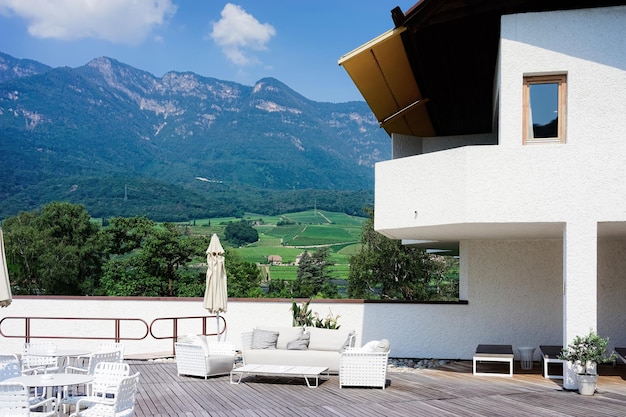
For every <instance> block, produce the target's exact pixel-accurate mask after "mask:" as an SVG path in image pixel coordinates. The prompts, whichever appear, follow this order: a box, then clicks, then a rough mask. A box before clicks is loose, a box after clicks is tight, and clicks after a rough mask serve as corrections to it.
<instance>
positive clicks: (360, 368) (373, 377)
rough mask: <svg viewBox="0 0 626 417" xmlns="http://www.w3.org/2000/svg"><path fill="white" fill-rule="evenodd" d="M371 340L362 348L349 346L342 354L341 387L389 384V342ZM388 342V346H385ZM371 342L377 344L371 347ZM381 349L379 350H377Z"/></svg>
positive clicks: (382, 385)
mask: <svg viewBox="0 0 626 417" xmlns="http://www.w3.org/2000/svg"><path fill="white" fill-rule="evenodd" d="M375 342H376V343H375V344H374V343H372V342H369V343H368V344H366V345H365V346H364V347H362V348H347V349H346V350H345V351H344V352H343V353H342V354H341V362H340V364H339V387H340V388H343V387H344V386H353V387H380V388H382V389H385V385H386V384H387V363H388V361H389V342H387V341H386V340H384V339H383V340H382V341H375ZM385 342H386V346H385ZM369 344H372V345H375V346H374V347H373V348H372V349H370V347H369V346H367V345H369ZM376 350H379V351H376Z"/></svg>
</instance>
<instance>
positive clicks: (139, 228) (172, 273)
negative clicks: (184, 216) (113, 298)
mask: <svg viewBox="0 0 626 417" xmlns="http://www.w3.org/2000/svg"><path fill="white" fill-rule="evenodd" d="M111 225H112V226H111V228H109V229H108V230H107V233H108V242H109V244H110V247H109V251H110V253H111V254H112V255H114V256H112V257H111V259H110V260H109V262H108V263H107V265H106V267H105V268H104V274H103V277H102V283H103V291H104V293H105V294H107V295H120V296H190V295H191V294H195V293H196V292H197V291H199V290H200V289H202V290H203V289H204V287H203V285H201V283H200V282H201V281H200V280H199V279H198V277H199V274H198V272H197V271H194V270H193V269H190V268H188V267H187V264H188V263H189V262H190V261H191V260H192V257H194V256H201V255H203V254H204V251H205V250H206V247H207V245H208V242H207V241H206V239H201V238H198V237H193V236H186V235H185V233H184V230H183V231H181V230H180V229H179V228H177V227H176V226H175V225H173V224H171V223H164V224H162V225H157V224H155V223H153V222H152V221H150V220H147V219H145V218H131V219H112V220H111ZM199 281H200V282H199Z"/></svg>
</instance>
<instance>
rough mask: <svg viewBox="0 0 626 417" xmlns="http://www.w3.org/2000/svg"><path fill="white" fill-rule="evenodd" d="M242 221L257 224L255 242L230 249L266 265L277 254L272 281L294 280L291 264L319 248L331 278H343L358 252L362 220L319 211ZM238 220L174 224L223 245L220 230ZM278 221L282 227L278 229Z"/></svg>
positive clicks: (248, 216)
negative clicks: (325, 256)
mask: <svg viewBox="0 0 626 417" xmlns="http://www.w3.org/2000/svg"><path fill="white" fill-rule="evenodd" d="M244 219H245V220H248V221H251V222H254V223H257V224H256V225H254V226H253V227H254V228H255V229H256V230H257V232H258V233H259V240H258V241H257V242H254V243H251V244H249V245H246V246H243V247H239V248H233V249H234V250H235V251H236V252H237V253H238V254H239V255H240V256H241V257H242V259H244V260H245V261H247V262H253V263H257V264H267V257H268V256H270V255H279V256H280V257H281V258H282V260H283V264H287V265H280V266H279V265H273V266H271V267H270V276H271V278H272V279H280V280H293V279H296V275H297V271H298V267H297V266H295V265H288V264H293V263H294V262H295V261H296V257H297V256H298V255H300V254H302V253H303V252H304V251H305V250H307V251H309V252H315V251H316V250H317V248H318V247H320V246H327V247H329V248H330V261H332V262H333V263H335V265H334V266H333V267H332V268H331V269H330V271H331V275H332V277H333V278H337V279H347V278H348V271H349V270H350V257H351V256H352V255H353V254H355V253H357V252H358V250H359V247H360V246H359V241H360V238H361V226H362V224H363V222H364V221H365V218H363V217H356V216H349V215H347V214H344V213H333V212H328V211H323V210H308V211H302V212H297V213H285V214H283V215H280V216H264V215H260V214H254V213H246V214H245V215H244ZM240 220H241V218H235V217H220V218H212V219H196V220H194V221H192V222H184V223H178V224H179V225H180V226H184V227H185V228H186V229H187V231H188V232H190V233H192V234H195V235H202V236H210V235H211V234H213V233H217V235H218V236H219V237H220V238H222V245H223V246H224V248H228V247H229V244H228V242H225V241H224V239H223V237H224V228H225V227H226V225H227V224H228V223H229V222H238V221H240ZM279 222H281V223H283V225H281V226H278V223H279Z"/></svg>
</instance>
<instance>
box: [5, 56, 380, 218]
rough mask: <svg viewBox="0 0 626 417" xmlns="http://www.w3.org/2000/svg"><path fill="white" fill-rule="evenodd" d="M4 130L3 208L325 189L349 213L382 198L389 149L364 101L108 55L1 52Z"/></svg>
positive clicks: (194, 211) (169, 209)
mask: <svg viewBox="0 0 626 417" xmlns="http://www.w3.org/2000/svg"><path fill="white" fill-rule="evenodd" d="M0 138H1V139H0V140H1V142H0V164H2V166H3V169H2V170H1V171H0V218H3V217H6V216H9V215H14V214H16V213H17V212H18V211H21V210H32V209H35V208H37V207H40V206H42V205H43V204H45V203H47V202H50V201H53V200H57V201H58V200H60V201H70V202H73V203H81V204H84V205H85V206H86V208H87V210H88V211H89V212H90V213H91V214H92V215H94V216H115V215H142V214H146V213H156V215H157V216H160V218H159V220H167V219H177V220H179V219H181V218H187V219H189V218H198V217H211V216H215V215H220V214H226V213H233V210H235V211H236V210H239V211H253V212H260V213H269V212H278V211H281V210H285V209H296V210H298V209H304V208H309V207H311V205H312V202H311V201H310V198H309V199H307V200H308V201H307V202H306V205H305V206H297V207H280V208H279V206H280V205H282V204H287V205H290V204H291V205H293V203H292V202H290V200H289V198H300V199H302V197H301V196H299V195H298V193H303V195H311V194H312V193H313V191H312V190H318V191H315V192H319V193H320V199H321V200H327V201H329V202H333V201H336V200H337V199H339V200H342V201H341V202H340V204H342V205H344V206H346V207H348V208H347V209H346V212H350V211H354V210H360V208H362V207H363V205H364V204H363V202H364V201H363V196H364V193H365V195H366V198H365V203H370V204H371V202H372V201H373V192H372V190H373V177H374V173H373V165H374V163H375V162H377V161H380V160H383V159H388V158H389V157H390V146H389V138H388V137H387V135H386V134H385V133H384V131H383V130H381V129H380V128H379V127H378V123H377V121H376V120H375V118H374V116H373V115H372V113H371V111H370V110H369V108H368V107H367V105H366V104H365V102H350V103H320V102H314V101H311V100H308V99H306V98H305V97H303V96H301V95H300V94H298V93H297V92H295V91H293V90H291V89H290V88H289V87H288V86H286V85H285V84H283V83H281V82H280V81H278V80H276V79H272V78H266V79H262V80H259V81H258V82H257V83H256V84H255V85H254V86H245V85H241V84H237V83H234V82H230V81H223V80H217V79H213V78H206V77H201V76H199V75H197V74H194V73H190V72H187V73H179V72H170V73H167V74H165V75H164V76H163V77H161V78H158V77H155V76H153V75H152V74H150V73H147V72H145V71H142V70H139V69H136V68H133V67H131V66H128V65H126V64H123V63H121V62H118V61H115V60H113V59H110V58H106V57H101V58H96V59H94V60H92V61H90V62H89V63H87V64H86V65H84V66H82V67H78V68H68V67H62V68H50V67H48V66H46V65H44V64H40V63H37V62H35V61H30V60H18V59H16V58H13V57H11V56H9V55H6V54H0ZM129 190H130V191H129ZM247 193H250V194H249V195H250V197H249V198H246V196H247V195H248V194H247ZM338 193H341V195H339V194H338ZM264 200H265V202H264V205H265V206H267V205H270V207H269V208H268V207H259V206H258V204H260V203H261V202H263V201H264ZM333 204H335V203H333ZM320 208H326V209H332V210H336V209H337V207H336V206H335V207H327V206H323V205H320ZM268 210H269V211H268ZM339 211H343V210H339Z"/></svg>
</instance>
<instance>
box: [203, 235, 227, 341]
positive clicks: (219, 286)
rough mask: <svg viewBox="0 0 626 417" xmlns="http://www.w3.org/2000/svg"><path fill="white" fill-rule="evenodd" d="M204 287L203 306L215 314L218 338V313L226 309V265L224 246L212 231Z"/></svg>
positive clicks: (207, 252)
mask: <svg viewBox="0 0 626 417" xmlns="http://www.w3.org/2000/svg"><path fill="white" fill-rule="evenodd" d="M206 262H207V270H206V288H205V290H204V301H203V306H204V308H206V309H207V310H208V311H209V313H213V314H217V334H218V335H217V338H218V340H219V339H220V335H219V333H220V332H219V325H220V321H219V320H220V318H219V316H220V313H222V312H225V311H226V304H227V301H228V291H227V286H226V266H225V264H224V248H223V247H222V244H221V243H220V239H219V237H217V234H215V233H213V236H211V242H210V243H209V247H208V249H207V250H206Z"/></svg>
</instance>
